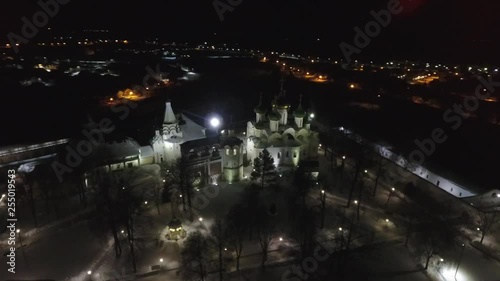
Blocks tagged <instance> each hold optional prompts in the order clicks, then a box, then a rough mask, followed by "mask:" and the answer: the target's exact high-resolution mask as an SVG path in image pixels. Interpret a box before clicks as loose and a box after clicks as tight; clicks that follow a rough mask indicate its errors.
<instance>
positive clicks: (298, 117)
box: [293, 95, 306, 129]
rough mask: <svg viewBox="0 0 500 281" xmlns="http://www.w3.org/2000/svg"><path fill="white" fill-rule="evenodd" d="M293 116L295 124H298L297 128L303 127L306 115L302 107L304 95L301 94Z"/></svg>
mask: <svg viewBox="0 0 500 281" xmlns="http://www.w3.org/2000/svg"><path fill="white" fill-rule="evenodd" d="M293 116H294V117H295V125H297V128H299V129H300V128H302V127H303V126H304V117H305V116H306V112H305V111H304V109H303V108H302V95H300V101H299V106H297V109H296V110H295V111H294V112H293Z"/></svg>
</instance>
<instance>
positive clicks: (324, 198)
mask: <svg viewBox="0 0 500 281" xmlns="http://www.w3.org/2000/svg"><path fill="white" fill-rule="evenodd" d="M325 205H326V193H325V190H324V189H322V190H321V229H323V227H324V226H325Z"/></svg>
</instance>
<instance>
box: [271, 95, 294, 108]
mask: <svg viewBox="0 0 500 281" xmlns="http://www.w3.org/2000/svg"><path fill="white" fill-rule="evenodd" d="M273 105H274V106H275V107H277V108H284V109H287V108H288V107H289V106H290V104H289V103H288V100H287V99H286V96H285V95H283V94H280V95H279V96H277V97H276V98H275V99H274V101H273Z"/></svg>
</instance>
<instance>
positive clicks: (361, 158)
mask: <svg viewBox="0 0 500 281" xmlns="http://www.w3.org/2000/svg"><path fill="white" fill-rule="evenodd" d="M353 149H354V151H355V154H354V170H353V179H352V184H351V189H350V190H349V197H348V199H347V206H346V207H347V208H349V207H350V206H351V201H352V196H353V194H354V190H355V189H356V185H357V184H358V180H359V178H360V177H362V176H363V174H364V173H365V172H364V169H367V168H368V167H369V166H370V159H369V158H368V155H369V153H370V152H371V150H370V148H369V147H368V146H367V145H364V144H355V147H354V148H353Z"/></svg>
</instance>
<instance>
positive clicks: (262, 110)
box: [253, 93, 267, 114]
mask: <svg viewBox="0 0 500 281" xmlns="http://www.w3.org/2000/svg"><path fill="white" fill-rule="evenodd" d="M253 111H254V112H255V113H258V114H266V113H267V109H266V107H265V106H264V105H262V93H261V94H260V99H259V104H258V105H257V106H256V107H255V108H254V109H253Z"/></svg>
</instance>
